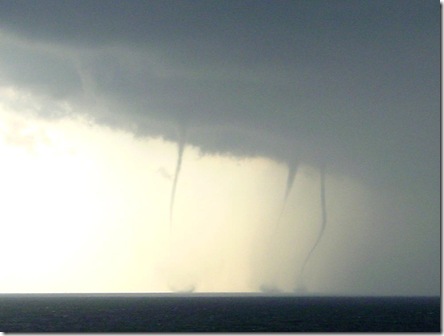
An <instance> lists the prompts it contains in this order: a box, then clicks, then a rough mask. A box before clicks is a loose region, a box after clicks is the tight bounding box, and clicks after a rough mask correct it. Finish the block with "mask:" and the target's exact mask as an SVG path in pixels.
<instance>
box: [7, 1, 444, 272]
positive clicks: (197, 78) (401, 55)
mask: <svg viewBox="0 0 444 336" xmlns="http://www.w3.org/2000/svg"><path fill="white" fill-rule="evenodd" d="M440 19H441V18H440V5H439V2H438V1H427V0H418V1H413V0H402V1H379V0H373V1H363V0H362V1H361V0H353V1H351V0H349V1H347V0H344V1H340V0H328V1H321V0H313V1H296V0H293V1H256V0H255V1H247V0H246V1H211V0H205V1H168V0H163V1H108V2H105V1H91V0H85V1H45V0H40V1H0V48H1V57H0V84H1V85H13V86H15V87H20V88H23V89H25V90H29V91H31V92H34V93H36V94H40V95H44V96H48V97H51V99H55V100H66V101H69V102H71V103H72V104H74V105H75V104H79V105H84V106H89V107H90V108H89V111H90V114H91V116H92V117H94V118H96V120H97V121H98V122H102V123H104V124H107V125H111V126H113V127H116V128H122V129H130V130H132V131H133V132H134V133H136V134H138V135H140V136H158V135H160V136H162V137H164V138H165V139H169V140H173V141H176V140H177V135H176V134H177V129H178V128H180V127H185V128H186V129H187V130H188V138H187V143H188V144H192V145H194V146H196V147H199V148H200V149H201V150H202V151H203V152H206V153H209V154H211V153H223V154H227V155H234V156H236V157H248V156H264V157H268V158H272V159H275V160H277V161H280V162H284V163H285V162H288V163H291V162H293V161H298V162H302V163H307V164H311V165H314V166H317V165H319V164H320V163H321V162H325V163H326V167H327V171H330V172H334V173H337V174H343V175H345V176H349V177H353V178H356V179H358V180H359V181H362V182H363V183H365V184H367V185H369V186H371V188H374V189H375V190H379V191H380V192H381V193H384V194H385V195H388V197H399V198H400V199H402V200H403V201H402V202H403V203H402V204H403V206H405V209H410V210H411V211H412V212H413V213H414V216H413V217H414V219H413V217H412V219H411V222H410V223H406V224H405V225H406V226H407V225H410V226H413V227H414V229H413V230H414V231H415V232H422V233H421V234H422V236H421V237H424V234H425V236H426V237H436V235H437V234H439V226H440V223H439V209H440V122H441V119H440ZM98 104H105V105H106V108H100V109H99V108H97V109H94V106H97V105H98ZM42 114H43V115H48V116H49V115H50V114H51V113H49V112H48V111H43V112H42ZM51 117H53V116H52V115H51ZM424 232H425V233H424ZM421 239H422V238H421ZM426 240H427V239H426ZM424 246H425V245H424ZM425 253H426V254H427V255H428V256H430V260H432V261H431V265H432V266H431V267H432V268H433V269H434V270H435V271H434V273H433V274H434V275H433V277H434V279H435V280H436V279H437V277H438V276H439V264H438V261H439V256H438V255H437V253H439V239H435V240H434V241H431V242H430V245H429V248H428V249H427V251H426V252H425ZM427 258H429V257H427Z"/></svg>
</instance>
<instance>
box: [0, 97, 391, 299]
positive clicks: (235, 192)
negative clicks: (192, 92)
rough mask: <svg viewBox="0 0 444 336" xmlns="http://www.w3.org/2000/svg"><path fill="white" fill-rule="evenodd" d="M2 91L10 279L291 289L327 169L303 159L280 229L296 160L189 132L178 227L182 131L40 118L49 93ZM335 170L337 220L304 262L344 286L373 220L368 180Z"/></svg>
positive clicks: (4, 253)
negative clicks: (221, 145) (204, 141)
mask: <svg viewBox="0 0 444 336" xmlns="http://www.w3.org/2000/svg"><path fill="white" fill-rule="evenodd" d="M1 95H2V96H1V98H2V100H1V103H0V131H1V132H0V155H1V157H2V166H1V173H0V184H1V186H2V188H1V189H0V204H1V207H2V211H1V212H0V221H1V223H3V225H2V227H1V229H0V230H1V233H0V234H1V237H2V239H3V242H2V244H1V245H0V252H1V253H0V255H1V257H0V258H1V260H0V261H1V264H2V276H1V277H0V288H1V292H169V291H181V290H187V289H191V288H195V289H196V291H200V292H206V291H207V292H248V291H258V290H260V288H261V286H264V285H265V286H271V287H274V288H278V289H280V290H284V291H292V290H294V287H295V279H296V278H297V274H298V271H299V269H300V266H301V264H302V262H303V258H304V257H305V256H306V254H307V252H308V250H309V249H310V248H311V247H312V244H313V242H314V240H315V238H316V235H317V233H318V230H319V223H320V208H319V207H320V204H319V171H318V169H316V168H312V167H309V166H301V168H300V169H299V172H298V174H297V177H296V180H295V183H294V187H293V190H292V193H291V195H290V198H289V201H288V206H287V207H286V210H285V212H284V215H283V217H282V222H281V223H280V231H279V233H278V234H277V236H273V231H274V228H275V225H276V221H277V218H278V214H279V212H280V210H281V206H282V199H283V190H284V187H285V179H286V169H285V167H284V166H283V165H282V164H279V163H276V162H273V161H271V160H269V159H265V158H250V159H247V158H244V159H235V158H229V157H224V156H202V155H200V153H199V151H198V150H197V149H196V148H193V147H191V146H187V147H186V149H185V154H184V158H183V166H182V170H181V175H180V179H179V183H178V188H177V194H176V203H175V207H174V219H173V228H172V230H171V232H170V228H169V221H168V219H169V200H170V193H171V185H172V178H173V174H174V169H175V164H176V160H177V144H174V143H171V142H166V141H163V140H161V139H147V138H135V137H134V136H132V135H131V134H129V133H126V132H123V131H116V130H113V129H110V128H106V127H102V126H98V125H97V124H95V123H94V122H92V121H88V120H85V119H82V118H76V119H72V118H71V119H70V118H62V119H57V120H45V119H41V118H38V117H36V115H35V114H33V113H32V109H33V108H36V106H41V105H42V104H41V102H40V101H39V100H38V98H36V97H30V96H25V95H21V94H20V92H19V91H16V90H13V89H8V90H3V91H2V92H1ZM19 102H20V103H21V104H18V103H19ZM43 105H44V104H43ZM61 108H69V106H67V105H66V106H62V107H61ZM327 179H328V188H327V199H328V202H329V205H328V211H329V227H328V228H327V234H326V237H324V239H323V242H322V244H321V245H320V247H319V251H317V256H315V257H314V258H313V260H312V261H311V262H310V267H309V268H308V270H307V276H306V278H307V283H308V286H309V287H310V289H314V290H321V291H322V290H331V289H332V288H334V287H332V286H337V287H339V288H341V287H340V286H341V274H342V273H343V272H345V273H347V272H348V270H349V265H350V264H351V265H353V262H352V261H353V255H351V254H350V249H355V252H357V253H360V252H359V249H360V248H361V246H362V245H361V244H362V242H363V241H362V239H360V238H359V235H358V234H357V235H356V236H354V237H353V232H355V233H357V232H361V233H362V232H364V233H365V234H368V233H370V234H372V231H371V230H372V229H371V228H369V227H367V226H366V224H365V223H368V222H369V220H371V218H369V213H370V212H369V211H368V207H367V206H364V204H372V203H371V202H369V200H370V201H371V198H369V197H371V193H369V191H368V190H365V188H363V186H362V185H360V184H359V183H357V182H356V181H352V180H350V179H347V178H345V177H334V176H330V175H328V177H327ZM329 195H330V196H331V195H334V196H335V197H330V196H329ZM373 200H374V198H373ZM374 205H375V204H374V201H373V206H374ZM344 209H348V210H347V211H344ZM347 223H348V224H347ZM344 232H345V233H347V234H349V235H350V234H352V236H348V237H347V236H345V237H344ZM395 233H396V232H395ZM373 234H374V232H373ZM389 236H390V235H388V236H387V237H389ZM380 238H381V237H378V236H374V237H372V239H380ZM350 239H351V240H350ZM345 242H347V244H344V243H345ZM331 251H333V253H332V252H331ZM338 256H340V259H339V260H341V262H339V263H338ZM332 265H334V266H332ZM338 271H340V272H338ZM338 277H339V278H338ZM338 281H339V282H338Z"/></svg>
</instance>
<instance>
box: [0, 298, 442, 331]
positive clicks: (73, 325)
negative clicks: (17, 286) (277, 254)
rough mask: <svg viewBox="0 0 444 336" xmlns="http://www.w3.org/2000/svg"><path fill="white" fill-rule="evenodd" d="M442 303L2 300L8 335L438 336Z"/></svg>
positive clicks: (0, 325) (1, 320)
mask: <svg viewBox="0 0 444 336" xmlns="http://www.w3.org/2000/svg"><path fill="white" fill-rule="evenodd" d="M440 308H441V304H440V298H439V297H296V296H276V297H273V296H258V295H256V296H254V295H248V296H239V295H228V296H222V295H203V294H195V295H182V296H179V295H166V294H164V295H161V294H158V295H154V294H153V295H123V294H122V295H105V294H103V295H86V294H84V295H80V294H78V295H58V294H52V295H48V294H46V295H38V294H35V295H12V294H11V295H0V331H4V332H200V331H203V332H243V331H245V332H255V331H258V332H278V331H286V332H312V331H313V332H364V331H372V332H393V331H399V332H440V331H441V316H440V315H441V314H440Z"/></svg>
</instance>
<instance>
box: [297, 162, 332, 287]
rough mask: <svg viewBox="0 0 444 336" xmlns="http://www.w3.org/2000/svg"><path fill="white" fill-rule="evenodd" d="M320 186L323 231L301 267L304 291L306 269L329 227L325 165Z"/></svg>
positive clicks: (300, 279) (320, 231)
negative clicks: (326, 228)
mask: <svg viewBox="0 0 444 336" xmlns="http://www.w3.org/2000/svg"><path fill="white" fill-rule="evenodd" d="M320 184H321V186H320V187H321V216H322V218H321V229H320V230H319V234H318V237H317V238H316V241H315V243H314V244H313V247H312V248H311V250H310V252H309V253H308V254H307V257H306V258H305V260H304V263H303V264H302V267H301V272H300V273H299V285H298V287H299V289H303V288H304V286H303V281H302V277H303V275H304V270H305V267H306V266H307V263H308V261H309V260H310V258H311V255H312V254H313V252H314V250H315V249H316V247H317V246H318V245H319V241H320V240H321V238H322V236H323V235H324V231H325V227H326V226H327V204H326V200H325V165H324V164H322V165H321V167H320Z"/></svg>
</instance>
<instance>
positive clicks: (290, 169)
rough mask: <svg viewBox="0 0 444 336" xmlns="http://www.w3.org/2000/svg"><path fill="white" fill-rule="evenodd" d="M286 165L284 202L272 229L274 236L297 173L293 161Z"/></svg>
mask: <svg viewBox="0 0 444 336" xmlns="http://www.w3.org/2000/svg"><path fill="white" fill-rule="evenodd" d="M287 165H288V175H287V184H286V187H285V195H284V200H283V202H282V209H281V212H280V213H279V217H278V220H277V222H276V226H275V229H274V232H275V234H276V233H277V231H278V228H279V224H280V222H281V218H282V215H283V213H284V211H285V207H286V205H287V200H288V196H289V195H290V192H291V190H292V189H293V184H294V179H295V177H296V173H297V170H298V164H297V163H296V162H295V161H293V162H291V163H290V162H289V163H288V164H287Z"/></svg>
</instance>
